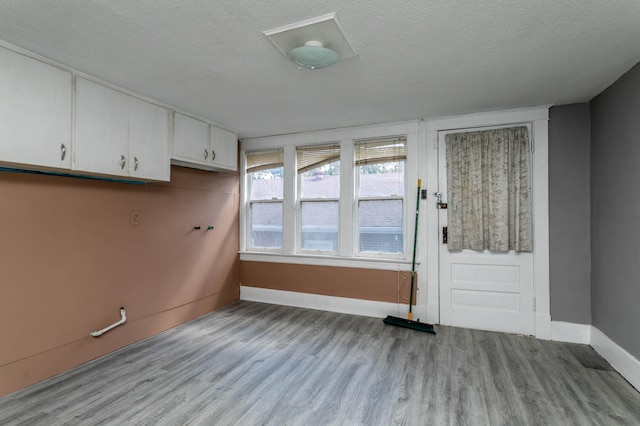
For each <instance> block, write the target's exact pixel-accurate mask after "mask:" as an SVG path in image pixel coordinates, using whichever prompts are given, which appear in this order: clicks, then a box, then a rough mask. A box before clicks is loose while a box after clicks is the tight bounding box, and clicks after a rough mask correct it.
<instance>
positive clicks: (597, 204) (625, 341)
mask: <svg viewBox="0 0 640 426" xmlns="http://www.w3.org/2000/svg"><path fill="white" fill-rule="evenodd" d="M590 104H591V265H592V267H591V316H592V322H593V325H594V326H595V327H597V328H598V329H599V330H600V331H602V332H603V333H605V334H606V335H607V336H608V337H609V338H610V339H611V340H613V341H614V342H616V343H617V344H619V345H620V346H622V347H623V348H624V349H626V350H627V351H628V352H629V353H631V354H632V355H633V356H635V357H636V358H640V332H639V331H638V326H639V325H640V306H639V305H640V64H638V65H636V66H635V67H633V68H632V69H631V70H630V71H629V72H627V73H626V74H625V75H623V76H622V77H620V79H619V80H618V81H616V82H615V83H614V84H613V85H611V86H610V87H609V88H607V89H606V90H605V91H604V92H602V93H601V94H600V95H598V96H597V97H596V98H594V99H593V100H592V101H591V102H590Z"/></svg>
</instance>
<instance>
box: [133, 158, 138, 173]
mask: <svg viewBox="0 0 640 426" xmlns="http://www.w3.org/2000/svg"><path fill="white" fill-rule="evenodd" d="M133 170H134V171H136V170H138V157H133Z"/></svg>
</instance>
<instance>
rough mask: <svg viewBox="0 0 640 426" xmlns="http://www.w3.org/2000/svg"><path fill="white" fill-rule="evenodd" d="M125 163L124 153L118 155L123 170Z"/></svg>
mask: <svg viewBox="0 0 640 426" xmlns="http://www.w3.org/2000/svg"><path fill="white" fill-rule="evenodd" d="M125 164H127V159H126V158H124V155H121V156H120V168H121V169H122V170H124V165H125Z"/></svg>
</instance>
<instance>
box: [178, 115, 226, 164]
mask: <svg viewBox="0 0 640 426" xmlns="http://www.w3.org/2000/svg"><path fill="white" fill-rule="evenodd" d="M171 158H172V159H173V162H174V163H175V164H179V165H181V166H186V167H195V168H198V169H205V170H233V171H235V170H238V164H237V162H238V140H237V136H236V134H235V133H233V132H230V131H228V130H224V129H221V128H218V127H216V126H212V125H209V124H207V123H205V122H204V121H200V120H197V119H195V118H192V117H189V116H186V115H183V114H180V113H177V112H176V113H175V118H174V125H173V155H172V157H171Z"/></svg>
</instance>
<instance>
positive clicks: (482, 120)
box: [424, 105, 551, 339]
mask: <svg viewBox="0 0 640 426" xmlns="http://www.w3.org/2000/svg"><path fill="white" fill-rule="evenodd" d="M549 107H550V106H548V105H547V106H539V107H531V108H516V109H510V110H503V111H491V112H481V113H474V114H465V115H458V116H451V117H443V118H434V119H429V120H426V122H425V123H424V126H425V129H426V130H425V132H426V148H427V149H426V151H427V152H426V175H427V182H426V189H427V191H428V193H429V195H430V194H431V193H432V192H435V191H436V190H437V188H438V155H437V149H438V132H441V131H445V130H462V129H467V128H474V127H485V126H501V125H510V124H516V123H523V122H530V123H531V128H532V133H533V135H532V136H533V142H534V171H533V173H534V175H533V205H534V212H533V220H534V225H533V238H534V240H533V241H534V245H533V285H534V294H535V298H536V309H535V336H536V337H538V338H540V339H550V338H551V314H550V312H551V311H550V299H549V186H548V185H549V158H548V153H549V132H548V120H549ZM435 203H436V201H435V198H434V197H431V196H429V197H428V199H427V202H426V210H427V214H426V216H427V226H426V227H427V243H426V252H427V262H426V279H427V283H429V284H430V285H427V299H428V303H427V309H428V312H429V316H428V319H429V321H431V322H439V318H440V316H439V300H440V294H439V275H440V274H439V267H440V261H439V255H438V253H439V247H438V237H437V236H438V215H437V214H435V212H436V205H435ZM435 312H438V319H437V320H435V319H434V314H435Z"/></svg>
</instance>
